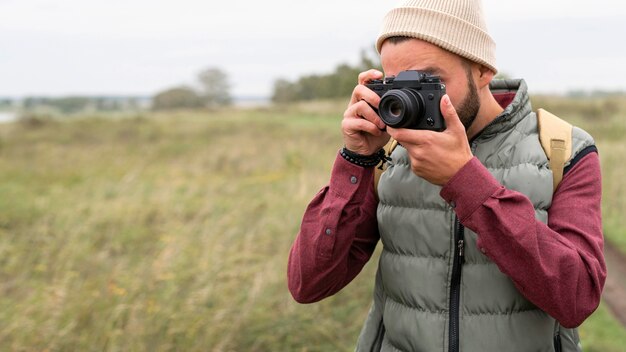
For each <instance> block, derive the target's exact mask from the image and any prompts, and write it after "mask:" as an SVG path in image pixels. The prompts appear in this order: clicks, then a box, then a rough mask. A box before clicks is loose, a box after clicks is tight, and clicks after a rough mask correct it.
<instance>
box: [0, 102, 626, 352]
mask: <svg viewBox="0 0 626 352" xmlns="http://www.w3.org/2000/svg"><path fill="white" fill-rule="evenodd" d="M333 104H334V105H333ZM343 105H344V104H343V103H341V104H340V103H328V104H327V105H324V108H323V109H321V110H316V109H315V106H314V105H307V106H298V107H283V108H281V109H263V110H257V111H255V110H249V111H235V112H228V111H222V112H217V113H214V114H212V115H207V114H202V113H192V112H180V113H174V114H157V115H150V116H145V117H141V116H140V117H130V118H119V119H104V118H94V117H92V118H88V119H87V118H86V119H76V120H73V121H57V120H50V119H43V120H41V121H34V120H33V121H27V122H23V123H15V124H9V125H0V170H2V172H0V346H2V347H3V348H2V349H4V350H14V351H37V350H50V351H75V350H77V351H89V350H99V351H100V350H107V351H116V350H131V351H168V350H175V351H206V350H210V351H335V350H337V351H349V350H352V349H353V346H354V342H355V339H356V337H357V335H358V332H359V330H360V327H361V324H362V322H363V319H364V317H365V314H366V313H367V309H368V306H369V303H370V297H371V287H372V283H373V274H374V270H375V264H373V263H370V264H368V266H366V268H365V270H364V272H363V273H362V274H361V275H360V276H359V277H358V278H357V279H356V280H355V281H354V282H353V283H351V284H350V285H349V286H348V288H347V289H345V290H344V291H343V292H341V293H340V294H338V295H336V296H335V297H332V298H330V299H328V300H326V301H324V302H321V303H318V304H315V305H306V306H303V305H298V304H296V303H295V302H293V300H292V299H291V297H290V296H289V293H288V292H287V288H286V283H285V275H286V263H287V254H288V250H289V247H290V245H291V242H292V240H293V238H294V236H295V234H296V232H297V229H298V226H299V222H300V219H301V216H302V213H303V211H304V208H305V206H306V204H307V203H308V201H309V200H310V199H311V197H312V196H313V195H314V194H315V192H316V191H317V190H318V189H319V188H320V187H321V186H323V185H324V183H325V182H326V181H327V179H328V174H329V171H330V167H331V162H332V160H333V158H334V156H335V153H336V150H337V149H338V147H339V146H340V145H341V136H340V134H339V130H338V126H339V117H338V116H339V115H340V114H341V111H342V109H343ZM556 113H558V112H556ZM621 121H622V120H615V121H613V120H609V122H607V121H604V122H602V124H603V125H602V126H605V125H604V124H607V123H610V124H616V125H614V126H613V127H608V126H605V127H602V126H600V125H599V124H598V125H595V124H593V123H592V124H591V125H592V127H593V128H597V129H598V131H600V132H599V133H609V134H611V137H608V138H606V139H605V138H602V137H600V136H598V140H599V145H600V149H601V153H602V155H603V166H604V167H605V170H604V171H605V173H604V176H605V191H607V192H609V193H607V194H606V197H605V202H606V203H605V213H606V214H607V215H608V216H607V217H605V218H606V219H607V221H608V224H610V226H609V225H607V227H608V228H609V229H610V232H609V233H610V234H611V236H612V237H611V239H613V238H615V241H618V242H619V239H620V238H624V237H626V236H625V235H624V231H623V230H622V229H624V228H626V224H624V223H623V222H624V221H625V220H624V219H623V217H622V216H621V215H620V214H623V212H624V209H625V208H624V203H623V199H624V198H625V197H624V189H623V186H621V182H619V176H620V175H621V174H622V171H626V170H622V168H623V167H624V163H622V162H620V161H621V160H623V159H621V158H622V157H621V155H623V152H624V151H625V150H624V148H625V146H624V145H625V143H624V142H622V141H621V138H616V137H615V136H614V135H613V133H614V132H613V131H615V130H619V129H620V128H622V129H623V128H624V123H623V122H621ZM612 158H613V159H612ZM625 248H626V247H625ZM594 317H598V318H592V319H591V320H590V323H588V325H587V324H586V325H585V326H584V327H583V329H582V334H583V336H585V337H587V339H588V340H589V341H590V344H591V345H589V344H587V345H586V347H589V348H590V349H591V350H600V349H598V348H601V350H603V351H618V350H619V348H621V347H615V346H623V344H624V343H625V342H626V341H624V338H623V336H624V331H623V330H621V328H619V327H617V326H616V325H615V322H614V321H612V320H611V318H610V317H609V316H608V315H606V313H605V311H603V310H601V311H600V312H599V313H598V315H596V316H594ZM594 319H595V320H594ZM605 339H609V340H611V339H612V341H616V342H615V344H608V345H607V344H600V342H598V341H600V340H602V341H605ZM594 341H595V342H594ZM594 343H595V344H596V345H595V346H602V347H598V348H595V347H593V346H594V345H593V344H594ZM602 343H605V342H602ZM607 346H608V347H607ZM594 348H595V349H594Z"/></svg>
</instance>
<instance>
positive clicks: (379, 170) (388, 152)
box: [374, 138, 398, 200]
mask: <svg viewBox="0 0 626 352" xmlns="http://www.w3.org/2000/svg"><path fill="white" fill-rule="evenodd" d="M397 146H398V141H396V140H395V139H393V138H390V139H389V142H387V145H385V146H384V147H383V149H384V150H385V155H386V156H387V158H389V157H391V153H393V150H394V149H396V147H397ZM388 160H391V159H388ZM387 165H388V164H387V163H386V162H385V160H383V161H381V164H380V166H378V167H376V168H375V169H374V194H375V195H376V200H378V181H380V176H381V175H382V174H383V172H385V170H387Z"/></svg>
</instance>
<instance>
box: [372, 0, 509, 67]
mask: <svg viewBox="0 0 626 352" xmlns="http://www.w3.org/2000/svg"><path fill="white" fill-rule="evenodd" d="M394 36H405V37H413V38H417V39H421V40H424V41H427V42H430V43H432V44H435V45H437V46H439V47H441V48H443V49H445V50H448V51H450V52H453V53H455V54H457V55H460V56H462V57H465V58H467V59H469V60H471V61H474V62H477V63H479V64H482V65H485V66H487V67H489V68H490V69H491V70H493V72H495V73H497V72H498V70H497V69H496V56H495V51H496V43H495V42H494V41H493V39H492V38H491V37H490V36H489V34H488V33H487V25H486V23H485V19H484V15H483V10H482V5H481V1H480V0H405V1H403V2H402V4H401V5H399V6H398V7H396V8H394V9H392V10H391V11H389V13H388V14H387V16H385V19H384V20H383V25H382V29H381V31H380V35H379V36H378V40H377V41H376V50H378V52H379V53H380V48H381V47H382V45H383V42H384V41H385V39H387V38H389V37H394Z"/></svg>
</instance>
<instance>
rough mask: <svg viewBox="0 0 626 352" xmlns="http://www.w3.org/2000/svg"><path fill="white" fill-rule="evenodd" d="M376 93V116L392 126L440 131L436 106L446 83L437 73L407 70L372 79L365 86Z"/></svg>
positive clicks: (438, 113)
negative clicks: (378, 100) (378, 101)
mask: <svg viewBox="0 0 626 352" xmlns="http://www.w3.org/2000/svg"><path fill="white" fill-rule="evenodd" d="M365 86H366V87H368V88H369V89H371V90H373V91H374V92H375V93H376V94H378V95H379V96H380V97H381V99H380V104H379V105H378V111H377V113H378V116H380V119H381V120H383V122H384V123H385V124H386V125H387V126H390V127H393V128H410V129H414V130H432V131H443V130H445V129H446V124H445V121H444V119H443V115H441V110H440V109H439V106H440V102H441V98H442V97H443V96H444V94H446V86H445V85H444V84H443V83H441V80H440V79H439V77H438V76H433V75H430V74H428V73H424V72H420V71H415V70H408V71H402V72H400V73H398V76H396V77H393V76H392V77H387V78H385V79H384V80H372V81H369V82H368V83H367V84H366V85H365Z"/></svg>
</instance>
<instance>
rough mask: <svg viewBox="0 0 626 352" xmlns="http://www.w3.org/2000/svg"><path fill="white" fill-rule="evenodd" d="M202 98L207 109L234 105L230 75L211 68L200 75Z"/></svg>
mask: <svg viewBox="0 0 626 352" xmlns="http://www.w3.org/2000/svg"><path fill="white" fill-rule="evenodd" d="M198 82H199V83H200V87H201V93H200V96H201V97H202V100H203V101H204V104H205V106H206V107H207V108H216V107H219V106H227V105H230V104H231V103H232V98H231V96H230V88H231V85H230V81H229V79H228V74H226V72H224V71H222V70H220V69H219V68H216V67H211V68H208V69H205V70H203V71H201V72H200V73H199V74H198Z"/></svg>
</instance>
